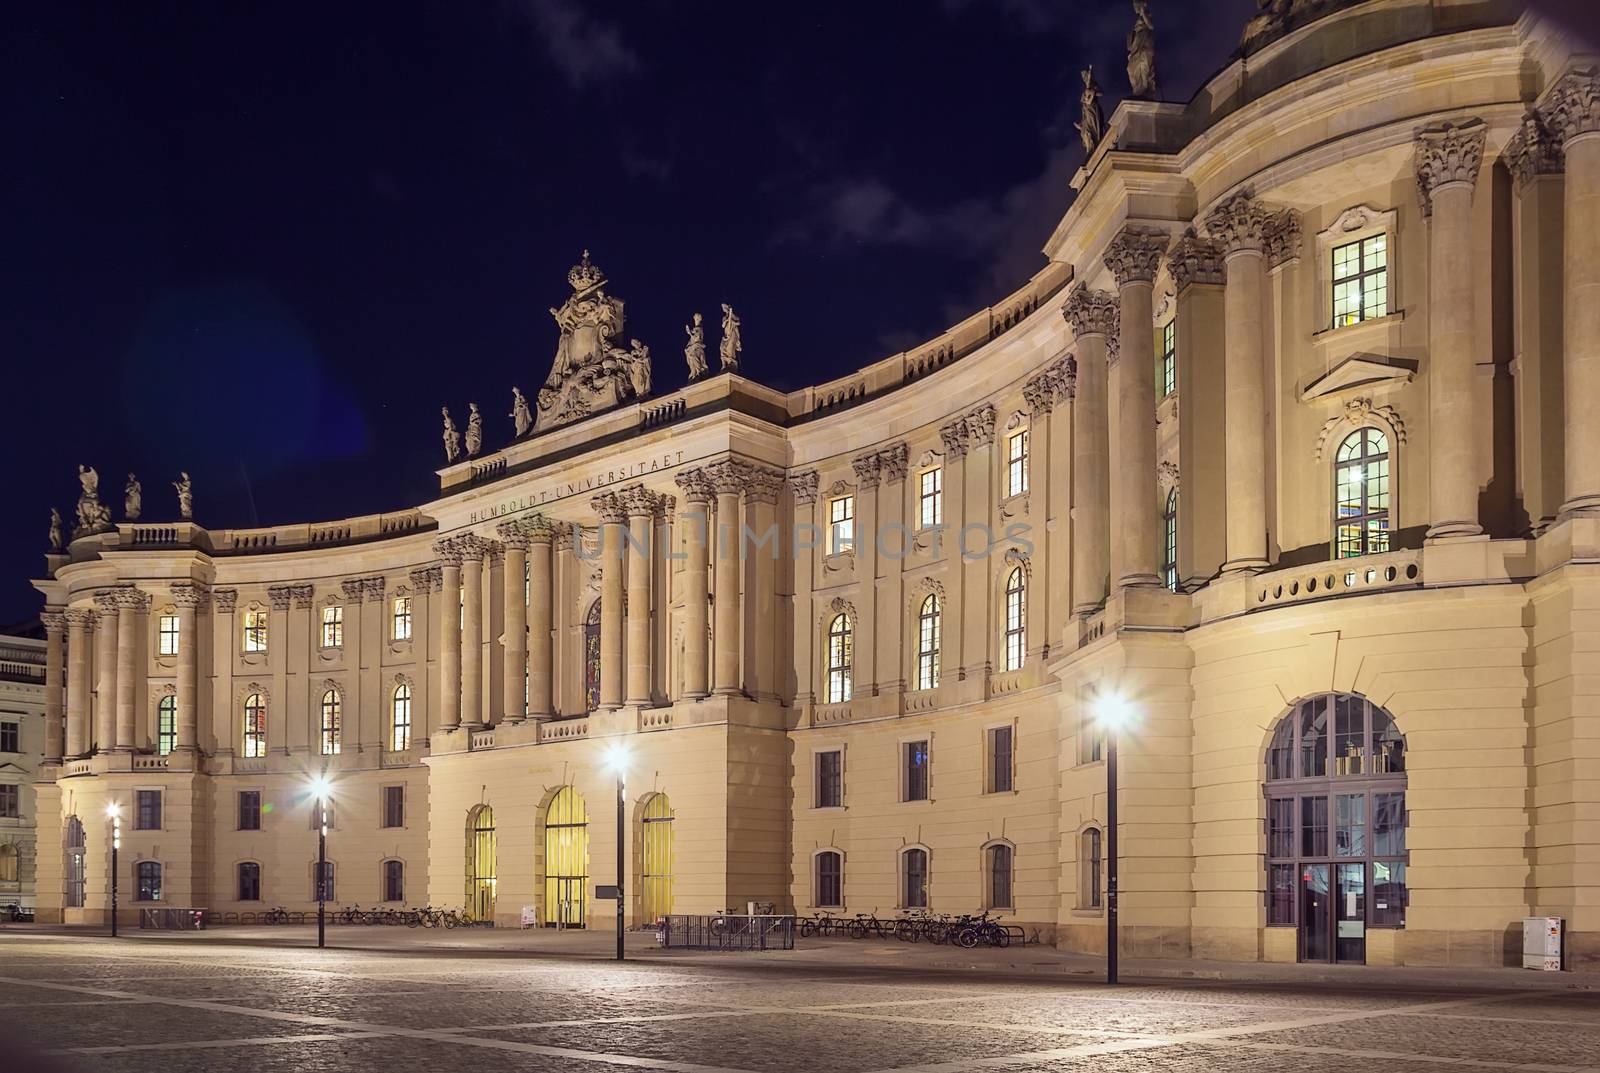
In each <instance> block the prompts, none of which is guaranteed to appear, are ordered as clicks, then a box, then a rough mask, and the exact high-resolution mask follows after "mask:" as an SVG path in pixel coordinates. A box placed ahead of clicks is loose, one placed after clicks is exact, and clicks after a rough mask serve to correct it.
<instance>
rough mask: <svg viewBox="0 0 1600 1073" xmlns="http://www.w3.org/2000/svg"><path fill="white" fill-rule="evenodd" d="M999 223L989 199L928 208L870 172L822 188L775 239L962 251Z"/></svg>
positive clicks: (989, 236)
mask: <svg viewBox="0 0 1600 1073" xmlns="http://www.w3.org/2000/svg"><path fill="white" fill-rule="evenodd" d="M999 225H1000V221H999V220H998V219H997V218H996V215H995V207H994V205H993V204H991V203H990V202H988V201H986V200H984V199H980V198H969V199H966V200H962V201H958V202H955V203H953V204H950V205H946V206H943V207H941V208H937V209H924V208H921V207H919V206H917V205H914V204H912V203H911V202H910V201H909V200H908V199H907V198H905V197H904V196H903V195H901V194H900V193H899V192H898V191H896V190H895V189H894V188H893V187H891V186H890V185H889V184H888V183H887V182H885V181H884V180H882V179H879V178H876V177H871V176H866V177H858V178H852V179H844V180H840V181H838V182H834V183H831V184H828V185H826V186H824V187H821V188H820V189H819V190H818V191H817V192H816V193H815V194H814V195H813V198H812V205H811V208H810V210H809V211H808V212H807V213H805V214H804V215H803V216H802V217H801V218H800V219H799V220H797V221H795V222H793V223H791V224H789V225H788V226H786V227H784V228H783V229H782V230H781V231H779V232H778V234H777V235H776V236H775V240H776V241H777V242H779V243H796V244H800V245H813V246H825V247H830V248H835V249H838V248H844V247H851V246H900V247H912V248H922V247H940V248H943V249H947V250H950V251H951V252H956V253H961V252H969V251H974V250H977V249H980V248H982V247H983V246H985V245H987V244H989V243H990V242H992V241H993V240H994V238H995V237H996V228H997V227H998V226H999Z"/></svg>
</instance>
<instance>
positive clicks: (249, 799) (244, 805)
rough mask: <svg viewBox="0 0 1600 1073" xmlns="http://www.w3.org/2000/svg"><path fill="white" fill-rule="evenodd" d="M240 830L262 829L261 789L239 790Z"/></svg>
mask: <svg viewBox="0 0 1600 1073" xmlns="http://www.w3.org/2000/svg"><path fill="white" fill-rule="evenodd" d="M239 830H241V831H259V830H261V791H260V790H240V791H239Z"/></svg>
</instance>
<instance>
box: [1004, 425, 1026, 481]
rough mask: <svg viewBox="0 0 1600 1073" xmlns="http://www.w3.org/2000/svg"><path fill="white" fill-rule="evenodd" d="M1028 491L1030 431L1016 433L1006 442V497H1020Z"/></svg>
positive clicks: (1024, 430)
mask: <svg viewBox="0 0 1600 1073" xmlns="http://www.w3.org/2000/svg"><path fill="white" fill-rule="evenodd" d="M1027 490H1028V430H1027V429H1023V430H1022V431H1021V432H1014V433H1012V434H1011V438H1010V439H1008V440H1006V495H1008V496H1019V495H1021V494H1022V493H1023V492H1026V491H1027Z"/></svg>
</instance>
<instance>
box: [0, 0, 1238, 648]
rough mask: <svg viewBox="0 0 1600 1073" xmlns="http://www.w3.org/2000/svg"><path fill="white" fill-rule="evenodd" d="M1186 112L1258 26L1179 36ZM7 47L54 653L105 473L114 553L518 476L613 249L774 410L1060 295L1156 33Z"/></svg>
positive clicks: (201, 40) (22, 514)
mask: <svg viewBox="0 0 1600 1073" xmlns="http://www.w3.org/2000/svg"><path fill="white" fill-rule="evenodd" d="M1152 8H1153V11H1154V15H1155V19H1156V23H1157V40H1158V48H1159V51H1158V65H1159V70H1160V77H1161V87H1162V91H1163V96H1165V97H1167V98H1168V99H1179V100H1183V99H1187V98H1188V97H1189V96H1190V95H1191V94H1192V93H1193V92H1194V90H1195V89H1196V88H1197V87H1198V86H1199V85H1200V83H1201V82H1202V81H1203V80H1204V79H1205V78H1206V77H1207V76H1208V75H1210V74H1211V73H1212V72H1214V71H1215V70H1216V69H1218V68H1219V67H1221V66H1222V65H1223V64H1224V63H1225V62H1226V60H1227V57H1228V54H1229V52H1230V51H1231V49H1232V48H1233V46H1234V45H1235V43H1236V42H1237V39H1238V35H1239V32H1240V30H1241V28H1242V27H1243V25H1244V22H1245V20H1246V18H1247V17H1248V16H1249V15H1250V14H1251V13H1252V12H1253V11H1254V10H1255V0H1203V2H1194V0H1189V2H1185V3H1176V2H1172V0H1154V2H1153V3H1152ZM7 22H8V26H7V32H6V34H5V35H4V37H3V40H0V93H3V100H0V132H3V135H4V145H5V158H6V164H5V166H4V167H3V168H0V199H3V201H0V203H3V206H4V224H3V225H0V236H3V238H0V241H3V243H4V248H5V254H6V256H5V261H4V267H3V268H0V353H3V355H4V362H5V365H4V369H5V377H4V392H5V394H4V401H3V402H0V408H3V409H0V416H3V418H4V422H5V424H4V427H5V429H6V431H7V433H8V437H7V439H8V443H9V446H10V452H9V454H10V464H9V465H8V467H7V469H8V474H7V481H6V484H7V487H6V497H5V502H6V508H7V509H6V513H5V525H4V527H3V530H0V622H5V621H11V620H18V619H22V618H26V617H28V616H31V615H33V614H36V613H37V610H38V607H39V599H38V597H37V595H36V594H34V593H33V592H32V590H31V589H30V588H29V587H28V586H27V584H26V579H27V578H29V577H33V576H37V575H38V574H39V573H41V572H42V570H43V552H44V551H45V549H46V546H47V544H46V529H47V524H48V514H49V508H50V507H51V506H55V507H58V508H59V509H60V510H61V512H62V515H63V517H65V518H67V519H68V523H69V525H70V522H71V517H72V512H73V505H74V502H75V499H76V496H77V488H78V486H77V480H76V469H77V465H78V463H80V462H83V463H87V464H92V465H94V466H96V467H97V468H98V469H99V471H100V474H101V491H102V497H103V498H104V499H106V500H107V501H108V502H109V503H111V505H112V508H113V511H114V512H115V515H116V516H117V517H119V518H120V516H121V507H122V485H123V481H124V479H125V477H126V474H127V473H128V472H129V471H130V470H131V471H134V472H136V473H138V474H139V476H140V478H141V479H142V480H143V482H144V488H145V504H146V505H145V514H144V518H145V520H147V521H158V520H163V519H169V518H173V517H176V514H177V510H176V502H175V499H174V497H173V494H172V492H171V488H170V484H169V482H170V481H171V480H173V479H174V478H175V477H176V476H177V472H178V470H180V469H187V470H189V471H190V473H191V474H192V475H193V478H194V484H195V497H196V515H197V520H198V521H200V522H201V523H202V524H205V525H208V526H212V527H217V528H221V527H226V526H250V525H257V524H260V525H267V524H275V523H282V522H290V521H309V520H322V519H330V518H337V517H343V516H347V515H355V514H364V513H370V512H374V511H380V510H394V509H400V508H403V507H406V506H410V505H414V504H416V503H419V502H422V501H424V500H426V499H428V498H430V497H431V496H432V495H433V494H434V493H435V492H436V490H437V479H436V478H435V476H434V473H433V470H434V468H435V467H437V466H438V465H440V464H441V463H442V454H441V448H440V443H439V421H438V412H439V406H440V405H441V404H448V405H450V406H451V408H452V409H453V410H454V411H455V412H456V414H457V416H458V421H460V423H461V424H462V425H463V426H464V425H465V410H466V403H467V402H468V401H469V400H473V401H476V402H478V403H479V404H480V406H481V408H482V409H483V412H484V415H485V418H486V421H487V435H486V441H487V442H486V447H488V448H492V447H497V446H499V445H501V444H503V443H504V442H506V441H507V440H508V439H509V438H510V433H511V423H510V419H509V418H508V417H506V416H505V415H506V414H508V413H509V411H510V395H511V386H512V385H513V384H516V385H519V386H520V387H522V388H523V390H524V391H526V392H528V394H529V395H530V396H531V395H532V393H533V390H534V389H536V388H537V387H538V386H539V384H540V383H541V382H542V380H543V379H544V377H545V375H546V374H547V373H548V371H549V368H550V361H551V358H552V356H553V353H554V348H555V342H556V337H557V332H556V329H555V326H554V324H553V323H552V322H551V320H550V317H549V314H548V313H547V312H546V310H547V309H548V308H549V307H550V306H554V305H559V304H560V303H561V301H562V300H563V298H564V296H565V295H566V294H567V293H570V291H569V288H568V286H567V283H566V272H567V269H568V268H569V267H570V266H571V265H572V263H573V262H574V261H575V260H576V259H577V257H578V255H579V253H580V252H581V251H582V250H583V249H584V248H585V247H588V248H589V249H590V250H592V251H593V256H594V259H595V261H596V262H597V263H598V264H600V265H601V266H602V267H603V268H604V269H605V270H606V272H607V274H608V275H609V276H610V278H611V281H612V283H611V287H610V290H611V292H612V293H614V294H616V295H618V296H619V297H621V298H623V299H624V300H625V301H626V303H627V317H628V320H627V326H626V335H627V336H629V337H637V338H639V339H642V340H643V341H644V342H646V343H647V344H649V345H650V346H651V347H652V349H653V351H654V355H655V378H656V387H657V391H658V392H664V391H670V390H672V389H673V388H676V387H677V386H679V385H680V384H681V383H682V382H683V380H684V378H685V369H684V366H683V362H682V357H681V348H682V343H683V329H682V325H683V324H684V323H686V322H687V321H688V319H689V315H690V314H691V313H693V312H695V311H700V312H703V313H704V314H706V319H707V322H708V324H710V325H712V326H713V331H712V332H711V333H710V335H711V338H712V342H713V346H714V340H715V334H716V333H715V331H714V325H715V323H716V321H717V319H718V317H717V311H718V303H719V302H722V301H728V302H731V303H732V304H733V306H734V307H735V308H736V309H737V310H738V311H739V313H740V315H741V317H742V319H743V327H744V343H745V350H744V365H743V371H744V372H745V373H746V374H747V375H749V376H751V377H753V378H754V379H757V380H760V381H763V382H765V383H768V384H771V385H773V386H775V387H778V388H784V389H788V388H794V387H799V386H803V385H804V384H807V383H812V382H816V381H820V380H825V379H828V378H831V377H834V376H838V375H840V374H842V373H844V372H847V371H849V370H850V369H853V368H856V367H858V366H860V365H863V364H866V363H868V362H871V361H874V360H876V359H878V358H881V357H885V356H887V355H888V354H891V353H893V352H895V351H897V350H900V349H903V348H904V347H906V346H908V345H910V344H913V343H915V342H917V341H919V340H921V339H925V338H928V337H930V336H932V335H935V334H937V333H939V332H940V331H942V330H944V329H945V328H946V327H948V326H949V325H951V324H953V323H955V322H956V321H958V320H960V319H961V318H963V317H965V316H966V315H967V314H969V313H970V312H972V311H974V310H975V309H977V308H980V307H982V306H984V305H987V304H989V303H990V302H991V301H993V300H995V299H997V298H999V297H1001V296H1003V295H1005V294H1007V293H1009V292H1010V291H1011V290H1013V289H1015V288H1016V287H1017V286H1019V285H1020V284H1022V283H1023V282H1024V281H1025V280H1026V279H1027V278H1028V277H1029V276H1030V275H1031V274H1032V273H1034V272H1036V271H1037V270H1038V269H1039V268H1040V267H1041V266H1042V265H1043V257H1042V255H1041V254H1040V252H1039V248H1040V247H1041V246H1042V244H1043V243H1044V241H1045V239H1046V238H1047V237H1048V235H1049V232H1050V229H1051V227H1052V226H1053V225H1054V224H1055V222H1056V221H1057V220H1058V219H1059V218H1060V215H1061V213H1062V212H1063V211H1064V210H1065V209H1066V207H1067V205H1068V204H1069V202H1070V200H1071V191H1070V189H1069V188H1068V186H1067V181H1068V179H1069V178H1070V177H1071V175H1072V172H1073V171H1074V170H1075V169H1076V168H1077V167H1078V165H1079V164H1080V163H1081V160H1082V150H1081V148H1080V147H1079V145H1078V140H1077V135H1076V132H1075V131H1074V130H1073V128H1072V121H1073V120H1074V119H1075V118H1076V115H1077V96H1078V89H1079V81H1078V70H1079V68H1080V67H1081V66H1082V65H1083V64H1085V63H1088V62H1092V63H1094V64H1095V67H1096V71H1097V74H1098V77H1099V81H1100V83H1101V85H1102V87H1103V88H1104V89H1105V91H1106V94H1107V99H1106V102H1105V103H1106V112H1107V114H1108V115H1109V114H1110V112H1111V110H1112V107H1113V106H1114V104H1115V101H1116V99H1117V98H1118V97H1119V96H1120V95H1121V93H1122V92H1124V91H1125V89H1126V84H1127V82H1126V74H1125V69H1124V64H1125V54H1124V51H1123V35H1124V34H1125V33H1126V32H1127V29H1128V26H1129V25H1130V23H1131V9H1130V7H1129V5H1128V4H1127V3H1125V2H1121V0H1118V2H1099V0H1096V2H1093V3H1090V2H1079V3H1072V2H1071V0H924V2H918V3H891V2H886V0H879V2H859V0H858V2H852V3H814V4H799V5H777V4H767V3H738V4H733V3H729V4H709V3H694V2H687V0H652V2H634V3H627V2H625V3H613V4H599V3H592V2H580V0H482V2H473V3H460V2H452V3H445V2H439V3H427V2H420V3H419V2H404V0H401V2H386V3H383V4H377V3H371V4H355V3H319V4H295V3H274V4H245V3H223V2H217V3H198V2H196V3H191V4H162V3H114V4H105V5H86V4H73V3H45V2H40V3H34V4H28V5H23V4H20V3H19V4H16V5H12V6H11V7H9V8H8V10H7Z"/></svg>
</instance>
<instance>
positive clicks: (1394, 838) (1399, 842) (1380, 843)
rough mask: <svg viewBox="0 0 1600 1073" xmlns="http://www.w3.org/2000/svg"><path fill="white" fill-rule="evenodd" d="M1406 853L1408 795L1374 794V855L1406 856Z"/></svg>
mask: <svg viewBox="0 0 1600 1073" xmlns="http://www.w3.org/2000/svg"><path fill="white" fill-rule="evenodd" d="M1405 854H1406V795H1405V794H1404V793H1392V794H1373V795H1372V855H1373V856H1374V857H1404V856H1405Z"/></svg>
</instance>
